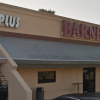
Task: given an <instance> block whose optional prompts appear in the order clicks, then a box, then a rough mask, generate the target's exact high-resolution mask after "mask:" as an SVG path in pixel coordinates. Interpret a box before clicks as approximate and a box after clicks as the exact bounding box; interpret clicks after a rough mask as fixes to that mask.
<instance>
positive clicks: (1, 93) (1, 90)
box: [0, 68, 8, 100]
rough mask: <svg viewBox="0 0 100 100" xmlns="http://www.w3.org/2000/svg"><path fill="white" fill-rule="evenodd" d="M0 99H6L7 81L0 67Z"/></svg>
mask: <svg viewBox="0 0 100 100" xmlns="http://www.w3.org/2000/svg"><path fill="white" fill-rule="evenodd" d="M0 100H8V82H7V80H6V78H5V76H4V75H3V74H2V72H1V68H0Z"/></svg>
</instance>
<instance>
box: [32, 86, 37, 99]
mask: <svg viewBox="0 0 100 100" xmlns="http://www.w3.org/2000/svg"><path fill="white" fill-rule="evenodd" d="M32 100H36V88H32Z"/></svg>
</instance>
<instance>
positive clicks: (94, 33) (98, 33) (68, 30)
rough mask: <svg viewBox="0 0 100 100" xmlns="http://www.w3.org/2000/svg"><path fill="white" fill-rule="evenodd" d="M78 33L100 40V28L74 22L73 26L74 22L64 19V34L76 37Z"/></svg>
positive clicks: (78, 35) (87, 37) (86, 37)
mask: <svg viewBox="0 0 100 100" xmlns="http://www.w3.org/2000/svg"><path fill="white" fill-rule="evenodd" d="M74 34H76V36H77V37H84V38H85V39H91V38H92V39H95V40H100V28H99V27H95V26H90V27H88V26H87V25H85V24H81V25H80V26H79V25H78V23H76V22H74V25H73V27H72V23H71V22H70V21H65V20H63V36H66V37H74Z"/></svg>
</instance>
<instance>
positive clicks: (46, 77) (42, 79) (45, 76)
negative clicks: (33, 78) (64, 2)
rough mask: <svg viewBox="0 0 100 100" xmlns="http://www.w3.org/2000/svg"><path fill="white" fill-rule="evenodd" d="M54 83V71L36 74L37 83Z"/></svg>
mask: <svg viewBox="0 0 100 100" xmlns="http://www.w3.org/2000/svg"><path fill="white" fill-rule="evenodd" d="M49 82H56V71H41V72H38V83H49Z"/></svg>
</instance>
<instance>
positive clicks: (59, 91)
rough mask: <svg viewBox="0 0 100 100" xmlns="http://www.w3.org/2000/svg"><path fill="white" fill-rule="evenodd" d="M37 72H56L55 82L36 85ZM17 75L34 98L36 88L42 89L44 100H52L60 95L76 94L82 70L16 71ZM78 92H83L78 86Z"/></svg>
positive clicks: (46, 69)
mask: <svg viewBox="0 0 100 100" xmlns="http://www.w3.org/2000/svg"><path fill="white" fill-rule="evenodd" d="M38 71H56V82H54V83H42V84H38ZM18 72H19V74H20V75H21V76H22V78H23V79H24V80H25V82H26V83H27V84H28V86H29V87H30V88H31V89H32V91H33V100H35V98H36V87H44V94H45V95H44V96H45V99H52V98H55V97H57V96H60V95H64V94H71V93H77V85H73V83H76V82H80V83H82V82H83V68H33V69H18ZM79 92H80V93H82V92H83V85H82V84H81V85H80V89H79Z"/></svg>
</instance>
